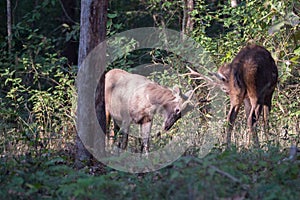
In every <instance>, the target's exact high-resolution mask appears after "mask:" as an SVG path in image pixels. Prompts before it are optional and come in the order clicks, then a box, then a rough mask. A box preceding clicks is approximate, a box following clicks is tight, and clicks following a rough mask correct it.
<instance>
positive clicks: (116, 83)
mask: <svg viewBox="0 0 300 200" xmlns="http://www.w3.org/2000/svg"><path fill="white" fill-rule="evenodd" d="M190 97H191V96H190ZM188 102H190V98H188V97H187V96H185V95H182V94H181V92H180V90H179V88H175V89H170V88H167V87H163V86H161V85H159V84H157V83H155V82H153V81H151V80H149V79H147V78H146V77H144V76H141V75H138V74H131V73H128V72H126V71H124V70H120V69H113V70H110V71H108V72H107V73H106V75H105V109H106V119H107V124H109V122H110V118H113V120H114V122H116V123H115V124H116V125H118V126H119V127H120V133H121V134H122V141H121V142H120V144H119V147H121V148H122V149H125V148H126V147H127V142H128V134H129V127H130V124H132V123H134V124H139V125H140V130H141V137H142V149H141V151H142V152H145V153H148V152H149V136H150V131H151V125H152V120H153V117H154V115H155V114H156V113H158V114H161V115H162V116H163V118H164V124H163V128H164V130H165V131H168V130H169V129H170V128H171V127H172V126H173V124H174V123H175V122H176V121H177V120H178V119H179V118H181V116H182V113H183V111H184V110H186V109H187V108H188V107H189V106H188Z"/></svg>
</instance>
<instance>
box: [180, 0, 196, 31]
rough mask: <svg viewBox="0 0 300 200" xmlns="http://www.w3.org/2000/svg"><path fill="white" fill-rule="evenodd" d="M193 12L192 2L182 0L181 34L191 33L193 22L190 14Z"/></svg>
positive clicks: (190, 0) (191, 0)
mask: <svg viewBox="0 0 300 200" xmlns="http://www.w3.org/2000/svg"><path fill="white" fill-rule="evenodd" d="M193 10H194V1H193V0H184V8H183V20H182V32H183V33H184V34H189V33H191V32H192V31H193V28H194V22H193V19H192V15H191V12H192V11H193Z"/></svg>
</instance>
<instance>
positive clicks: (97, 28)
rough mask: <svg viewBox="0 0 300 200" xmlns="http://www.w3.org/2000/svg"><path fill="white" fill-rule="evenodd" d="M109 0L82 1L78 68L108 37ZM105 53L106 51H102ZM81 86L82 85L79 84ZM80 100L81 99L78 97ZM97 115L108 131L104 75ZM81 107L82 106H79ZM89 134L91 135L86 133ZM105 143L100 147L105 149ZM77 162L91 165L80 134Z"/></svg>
mask: <svg viewBox="0 0 300 200" xmlns="http://www.w3.org/2000/svg"><path fill="white" fill-rule="evenodd" d="M107 6H108V0H82V1H81V15H80V41H79V52H78V66H79V68H80V65H81V64H82V62H83V60H84V59H85V57H86V56H87V55H88V53H89V52H90V51H92V50H93V49H94V48H95V47H96V46H97V45H98V44H99V43H100V42H102V41H104V39H105V36H106V21H107ZM102 52H104V53H105V51H102ZM102 56H103V55H102ZM77 84H80V83H77ZM78 98H80V97H78ZM95 98H96V99H95V102H96V104H97V105H96V106H95V107H96V113H97V118H98V121H99V123H100V126H101V128H102V130H106V121H105V102H104V74H103V75H102V77H101V78H100V82H99V85H98V87H97V90H96V94H95ZM78 106H80V105H78ZM84 134H89V133H84ZM104 142H105V141H103V142H102V143H101V144H100V145H101V148H102V149H104V148H105V146H104V144H105V143H104ZM76 147H77V153H76V158H75V159H76V160H75V167H76V168H82V167H84V165H85V164H90V163H91V158H92V156H91V154H90V153H89V152H88V151H87V150H86V148H85V147H84V145H83V144H82V141H81V140H80V138H79V136H78V134H77V137H76Z"/></svg>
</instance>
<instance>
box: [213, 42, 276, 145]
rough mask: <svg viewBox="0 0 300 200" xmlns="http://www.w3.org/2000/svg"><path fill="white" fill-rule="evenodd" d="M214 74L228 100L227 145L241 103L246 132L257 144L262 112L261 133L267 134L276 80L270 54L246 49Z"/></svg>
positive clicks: (263, 49)
mask: <svg viewBox="0 0 300 200" xmlns="http://www.w3.org/2000/svg"><path fill="white" fill-rule="evenodd" d="M214 75H215V76H216V77H217V78H218V79H219V80H220V81H221V85H222V87H221V88H222V90H223V91H225V92H226V93H227V94H228V95H229V97H230V110H229V113H228V116H227V122H228V127H227V130H226V133H227V144H228V145H230V142H231V132H232V129H233V124H234V121H235V119H236V117H237V114H238V111H239V108H240V106H241V104H242V103H243V102H244V106H245V113H246V118H247V126H248V130H249V132H250V134H251V136H252V137H254V138H255V142H256V144H257V145H258V137H257V133H256V131H255V127H256V123H257V121H258V118H259V115H260V114H261V112H262V111H263V121H264V132H265V134H268V133H267V132H268V131H267V129H268V116H269V112H270V110H271V104H272V95H273V92H274V90H275V86H276V83H277V79H278V70H277V66H276V64H275V62H274V59H273V58H272V56H271V54H270V52H269V51H267V50H266V49H265V48H263V47H261V46H258V45H249V46H246V47H245V48H243V49H242V50H240V52H239V53H238V54H237V56H236V57H235V58H234V59H233V61H232V62H231V63H229V64H225V65H223V66H221V67H220V68H219V70H218V72H217V73H215V74H214ZM266 136H267V135H266ZM250 138H251V137H249V140H248V144H247V145H248V146H249V145H250V140H251V139H250Z"/></svg>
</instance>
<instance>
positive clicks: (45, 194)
mask: <svg viewBox="0 0 300 200" xmlns="http://www.w3.org/2000/svg"><path fill="white" fill-rule="evenodd" d="M285 157H286V153H285V152H281V151H280V150H279V149H278V148H274V147H270V148H269V150H267V151H262V150H250V151H249V150H248V151H241V152H238V151H236V150H234V149H233V150H230V151H224V152H218V150H217V149H215V151H214V152H212V153H211V154H209V155H207V156H206V157H205V158H202V159H200V158H196V157H191V156H183V157H182V158H180V159H179V160H178V161H176V162H174V163H173V164H172V165H171V166H169V167H167V168H164V169H161V170H158V171H156V172H150V173H146V174H128V173H122V172H117V171H114V170H108V169H107V170H106V174H101V175H98V174H96V175H91V174H89V173H87V172H85V170H83V171H77V170H74V169H72V168H71V167H69V164H70V161H69V160H67V159H66V158H65V157H64V156H62V155H60V156H59V155H57V156H52V157H40V158H32V157H30V156H27V157H15V158H14V159H12V158H1V159H0V164H1V165H0V166H1V168H0V170H1V173H0V174H1V177H0V186H1V191H0V197H1V199H5V198H12V199H16V198H17V199H19V198H22V199H28V198H30V199H44V198H51V199H121V198H122V199H133V198H134V199H196V198H201V199H218V198H238V197H240V198H241V199H244V198H246V199H274V198H276V199H297V197H298V196H299V195H300V193H299V191H300V190H299V189H300V188H299V183H300V178H299V177H300V174H299V171H300V165H299V163H298V161H296V162H292V161H283V160H284V158H285ZM4 174H5V175H4Z"/></svg>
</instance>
